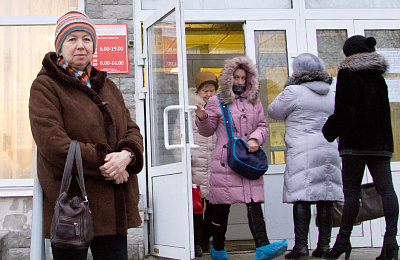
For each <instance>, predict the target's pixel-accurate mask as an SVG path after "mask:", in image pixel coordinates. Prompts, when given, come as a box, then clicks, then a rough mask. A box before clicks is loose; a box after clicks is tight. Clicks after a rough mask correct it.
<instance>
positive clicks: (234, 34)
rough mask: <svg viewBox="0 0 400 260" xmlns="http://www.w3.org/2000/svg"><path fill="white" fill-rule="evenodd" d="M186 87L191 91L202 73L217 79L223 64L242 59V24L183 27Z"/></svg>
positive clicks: (187, 25) (189, 25)
mask: <svg viewBox="0 0 400 260" xmlns="http://www.w3.org/2000/svg"><path fill="white" fill-rule="evenodd" d="M185 27H186V28H185V33H186V53H187V64H188V85H189V88H194V87H195V84H194V81H195V78H196V76H197V74H198V73H199V72H201V71H203V70H207V71H211V72H213V73H214V74H215V75H217V76H219V74H220V72H221V69H222V67H223V66H224V61H225V60H226V59H230V58H232V57H234V56H238V55H244V35H243V24H242V23H209V24H186V25H185Z"/></svg>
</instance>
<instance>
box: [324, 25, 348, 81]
mask: <svg viewBox="0 0 400 260" xmlns="http://www.w3.org/2000/svg"><path fill="white" fill-rule="evenodd" d="M346 39H347V30H345V29H335V30H317V49H318V57H320V58H321V59H322V60H323V61H324V62H325V66H326V71H327V72H329V73H330V74H331V75H332V77H334V78H336V76H337V66H338V65H339V63H340V62H341V61H342V60H343V57H344V54H343V51H342V46H343V44H344V42H345V41H346ZM332 85H336V84H332Z"/></svg>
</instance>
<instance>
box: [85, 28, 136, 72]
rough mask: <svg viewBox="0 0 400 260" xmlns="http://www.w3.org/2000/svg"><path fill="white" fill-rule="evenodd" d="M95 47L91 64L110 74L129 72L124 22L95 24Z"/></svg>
mask: <svg viewBox="0 0 400 260" xmlns="http://www.w3.org/2000/svg"><path fill="white" fill-rule="evenodd" d="M95 28H96V34H97V47H96V51H95V53H94V54H93V58H92V65H93V67H96V68H97V69H99V70H102V71H106V72H107V73H110V74H116V73H129V59H128V27H127V25H126V24H96V25H95Z"/></svg>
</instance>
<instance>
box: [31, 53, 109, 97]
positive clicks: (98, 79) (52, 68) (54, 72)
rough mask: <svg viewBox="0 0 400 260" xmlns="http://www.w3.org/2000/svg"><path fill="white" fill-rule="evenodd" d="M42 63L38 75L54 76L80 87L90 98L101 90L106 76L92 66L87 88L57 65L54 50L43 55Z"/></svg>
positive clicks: (56, 78)
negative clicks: (89, 85)
mask: <svg viewBox="0 0 400 260" xmlns="http://www.w3.org/2000/svg"><path fill="white" fill-rule="evenodd" d="M42 65H43V67H42V69H41V70H40V72H39V74H38V76H40V75H47V76H50V77H52V78H54V79H55V80H56V81H60V82H65V83H68V85H70V86H72V87H76V88H79V89H81V90H82V91H83V92H85V93H86V94H88V95H89V96H90V97H91V98H92V99H94V96H97V95H98V94H99V93H100V92H101V90H102V88H103V86H104V82H105V80H106V77H107V73H106V72H104V71H100V70H98V69H96V68H94V67H92V70H91V72H90V84H91V88H89V87H87V86H86V85H85V84H83V83H82V82H81V81H80V80H78V79H77V78H75V77H73V76H71V75H69V74H68V72H67V71H66V70H65V69H63V68H61V67H60V66H58V65H57V56H56V53H55V52H49V53H47V54H46V55H45V56H44V59H43V61H42ZM96 103H97V102H96Z"/></svg>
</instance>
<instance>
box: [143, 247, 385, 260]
mask: <svg viewBox="0 0 400 260" xmlns="http://www.w3.org/2000/svg"><path fill="white" fill-rule="evenodd" d="M289 252H290V251H286V253H285V254H287V253H289ZM311 253H312V250H310V257H307V258H303V259H302V260H304V259H324V258H317V257H312V256H311ZM254 254H255V251H247V252H228V259H229V260H253V259H254ZM285 254H283V255H282V256H280V257H278V258H275V259H276V260H284V259H285V256H284V255H285ZM380 254H381V248H380V247H378V248H372V247H366V248H353V250H352V251H351V255H350V260H375V258H376V257H378V256H379V255H380ZM145 259H147V260H161V259H167V258H162V257H155V256H147V257H146V258H145ZM338 259H340V260H343V259H344V254H342V255H341V256H340V257H339V258H338ZM195 260H212V258H211V256H210V254H209V253H206V254H204V255H203V256H202V257H196V258H195Z"/></svg>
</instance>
